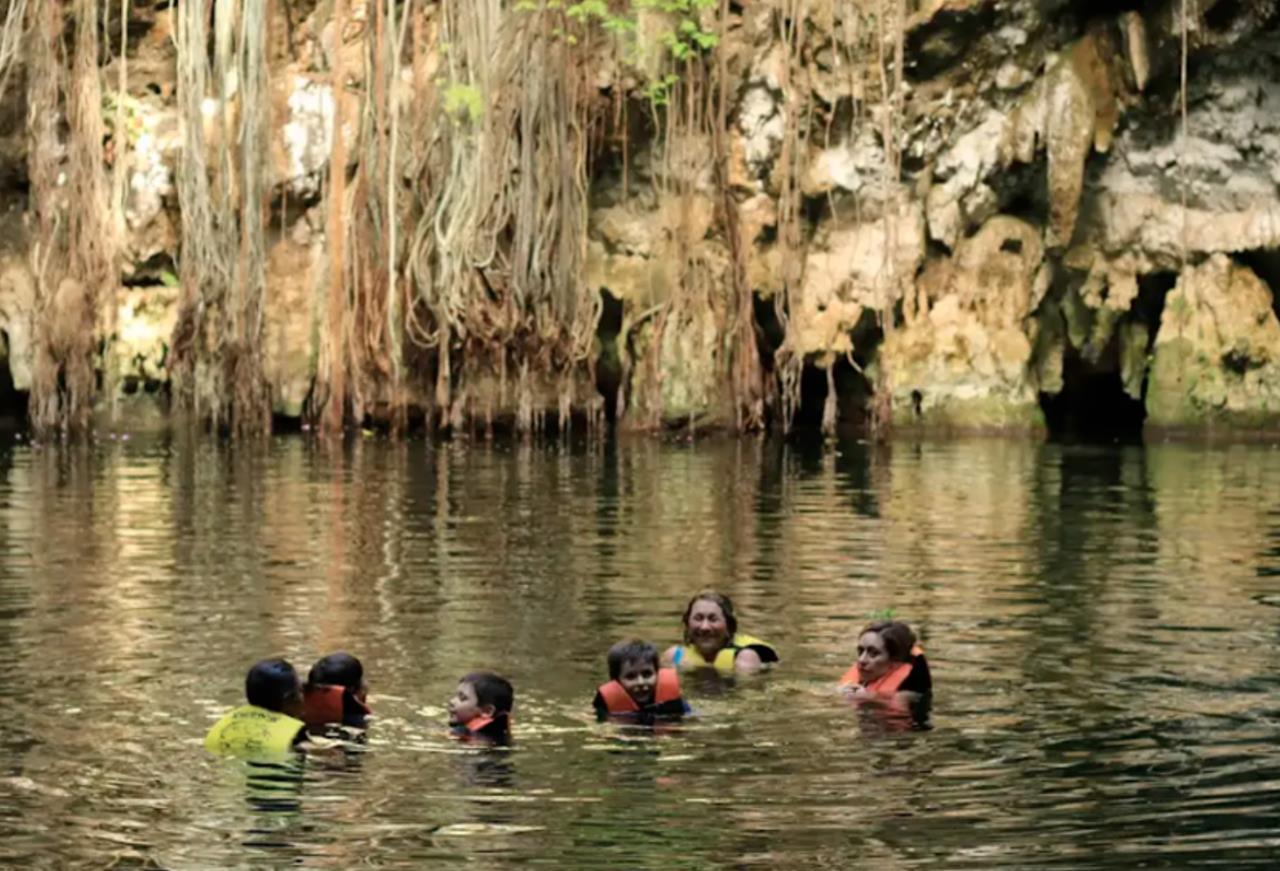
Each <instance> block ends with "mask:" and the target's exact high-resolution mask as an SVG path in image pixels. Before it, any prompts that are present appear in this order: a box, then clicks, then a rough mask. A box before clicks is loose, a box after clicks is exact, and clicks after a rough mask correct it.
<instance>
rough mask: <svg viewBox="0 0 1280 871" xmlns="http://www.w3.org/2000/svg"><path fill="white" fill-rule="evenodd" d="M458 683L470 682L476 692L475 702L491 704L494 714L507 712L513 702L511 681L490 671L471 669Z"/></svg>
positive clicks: (513, 690) (509, 711)
mask: <svg viewBox="0 0 1280 871" xmlns="http://www.w3.org/2000/svg"><path fill="white" fill-rule="evenodd" d="M459 683H465V684H470V685H471V688H472V689H473V690H475V692H476V703H477V704H480V705H493V712H494V713H495V714H509V713H511V708H512V706H513V705H514V704H515V699H516V691H515V689H514V688H513V687H512V686H511V681H509V680H507V679H506V678H505V677H503V676H502V675H499V674H494V673H493V672H491V671H473V672H471V674H469V675H467V676H466V677H464V678H463V679H462V680H460V681H459Z"/></svg>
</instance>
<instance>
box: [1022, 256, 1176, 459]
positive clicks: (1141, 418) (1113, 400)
mask: <svg viewBox="0 0 1280 871" xmlns="http://www.w3.org/2000/svg"><path fill="white" fill-rule="evenodd" d="M1177 280H1178V276H1177V274H1176V273H1173V272H1155V273H1151V274H1149V275H1143V276H1140V277H1139V278H1138V298H1137V299H1136V300H1134V303H1133V306H1132V307H1131V308H1130V310H1129V311H1128V312H1127V313H1126V314H1125V315H1124V317H1123V318H1122V319H1121V320H1120V322H1119V323H1117V324H1116V327H1115V331H1114V332H1113V333H1112V336H1111V339H1110V341H1109V342H1108V343H1107V346H1106V348H1104V349H1103V350H1102V352H1101V353H1100V354H1098V355H1096V358H1095V359H1093V360H1090V359H1088V358H1086V357H1085V356H1084V355H1083V354H1081V352H1080V350H1079V349H1078V348H1075V347H1073V346H1072V345H1070V344H1068V345H1067V347H1066V349H1065V351H1064V352H1063V359H1062V390H1061V391H1060V392H1058V393H1056V394H1051V393H1041V394H1040V409H1041V410H1042V411H1043V412H1044V418H1045V424H1046V425H1047V426H1048V428H1049V437H1050V439H1052V440H1054V441H1064V442H1112V443H1114V442H1120V443H1124V444H1133V443H1141V441H1142V428H1143V425H1144V424H1145V423H1146V419H1147V408H1146V394H1147V380H1146V375H1145V373H1144V375H1143V380H1142V389H1141V392H1140V394H1139V396H1138V398H1136V399H1135V398H1134V397H1133V396H1130V395H1129V394H1128V393H1127V392H1126V391H1125V389H1124V381H1123V377H1122V374H1121V361H1120V351H1121V348H1120V331H1121V329H1123V328H1124V327H1125V326H1126V325H1129V324H1132V323H1134V322H1135V321H1136V322H1138V323H1141V324H1142V325H1144V326H1145V327H1146V328H1147V347H1146V353H1147V354H1148V355H1149V354H1150V353H1151V348H1152V346H1153V345H1154V344H1155V338H1156V332H1157V331H1158V330H1159V329H1160V319H1161V317H1162V315H1163V313H1164V302H1165V297H1166V296H1167V295H1168V293H1169V291H1170V290H1172V289H1173V286H1174V284H1176V283H1177Z"/></svg>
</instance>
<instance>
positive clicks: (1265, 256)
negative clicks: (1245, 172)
mask: <svg viewBox="0 0 1280 871" xmlns="http://www.w3.org/2000/svg"><path fill="white" fill-rule="evenodd" d="M1233 259H1234V260H1235V261H1236V262H1237V263H1239V264H1241V265H1243V266H1247V267H1249V268H1250V269H1252V270H1253V274H1254V275H1256V276H1258V278H1260V279H1262V283H1263V284H1265V285H1266V286H1267V290H1269V291H1271V310H1272V311H1273V312H1275V313H1276V317H1277V318H1280V248H1257V249H1254V250H1252V251H1242V252H1240V253H1238V254H1235V255H1234V256H1233Z"/></svg>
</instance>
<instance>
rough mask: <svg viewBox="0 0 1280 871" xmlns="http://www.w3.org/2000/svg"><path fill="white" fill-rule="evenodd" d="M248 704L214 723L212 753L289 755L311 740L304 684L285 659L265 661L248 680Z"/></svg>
mask: <svg viewBox="0 0 1280 871" xmlns="http://www.w3.org/2000/svg"><path fill="white" fill-rule="evenodd" d="M244 694H245V698H246V699H247V701H248V704H247V705H241V706H240V707H238V708H236V709H235V710H233V711H231V712H229V713H228V714H226V715H225V716H224V717H223V718H222V719H221V720H219V721H218V722H216V723H214V724H213V728H211V729H210V730H209V734H208V735H206V736H205V739H204V746H205V749H206V750H208V751H209V752H210V753H224V754H229V755H233V756H250V757H254V756H273V755H282V754H285V753H288V752H289V751H290V750H292V749H293V748H294V747H296V746H297V745H298V744H300V743H301V742H302V741H304V740H305V739H306V737H307V729H306V723H304V722H303V720H302V716H303V705H302V682H301V681H300V680H298V673H297V672H296V671H294V669H293V666H292V665H290V664H289V663H288V662H286V661H285V660H283V659H264V660H262V661H261V662H258V663H255V664H254V666H253V668H251V669H249V674H248V676H246V677H245V681H244Z"/></svg>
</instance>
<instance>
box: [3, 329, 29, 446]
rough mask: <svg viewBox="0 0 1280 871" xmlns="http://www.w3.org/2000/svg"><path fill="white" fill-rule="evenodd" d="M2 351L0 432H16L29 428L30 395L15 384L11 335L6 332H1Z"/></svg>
mask: <svg viewBox="0 0 1280 871" xmlns="http://www.w3.org/2000/svg"><path fill="white" fill-rule="evenodd" d="M0 351H3V353H4V360H3V361H0V432H15V431H17V430H23V429H26V427H27V400H28V398H29V397H30V393H29V392H28V391H26V390H18V389H17V388H16V387H15V386H14V384H13V369H12V367H11V365H10V356H9V334H8V333H7V332H5V331H4V330H0Z"/></svg>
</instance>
